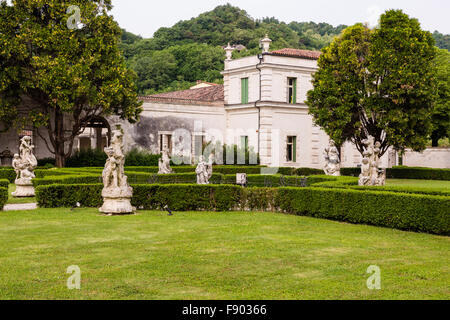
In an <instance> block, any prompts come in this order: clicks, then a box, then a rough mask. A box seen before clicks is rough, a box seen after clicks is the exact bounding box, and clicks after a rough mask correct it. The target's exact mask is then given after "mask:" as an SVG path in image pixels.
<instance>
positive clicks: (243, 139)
mask: <svg viewBox="0 0 450 320" xmlns="http://www.w3.org/2000/svg"><path fill="white" fill-rule="evenodd" d="M241 148H242V149H244V150H245V151H247V150H248V136H241Z"/></svg>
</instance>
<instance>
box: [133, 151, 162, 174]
mask: <svg viewBox="0 0 450 320" xmlns="http://www.w3.org/2000/svg"><path fill="white" fill-rule="evenodd" d="M159 158H161V155H159V154H158V155H156V154H151V153H149V152H146V151H141V150H138V149H133V150H131V151H130V152H128V153H127V155H126V157H125V166H136V167H138V166H155V167H158V160H159ZM156 171H158V170H156Z"/></svg>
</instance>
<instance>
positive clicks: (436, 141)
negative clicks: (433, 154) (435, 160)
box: [431, 132, 439, 148]
mask: <svg viewBox="0 0 450 320" xmlns="http://www.w3.org/2000/svg"><path fill="white" fill-rule="evenodd" d="M431 141H432V144H431V146H432V147H433V148H437V147H439V136H438V134H437V132H433V133H432V134H431Z"/></svg>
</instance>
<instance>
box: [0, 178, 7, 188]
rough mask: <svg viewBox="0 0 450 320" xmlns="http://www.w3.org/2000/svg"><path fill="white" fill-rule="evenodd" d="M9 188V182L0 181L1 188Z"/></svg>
mask: <svg viewBox="0 0 450 320" xmlns="http://www.w3.org/2000/svg"><path fill="white" fill-rule="evenodd" d="M8 187H9V180H7V179H0V188H6V189H8Z"/></svg>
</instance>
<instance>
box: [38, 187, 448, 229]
mask: <svg viewBox="0 0 450 320" xmlns="http://www.w3.org/2000/svg"><path fill="white" fill-rule="evenodd" d="M132 187H133V188H134V194H133V199H132V204H133V205H134V206H136V207H137V208H142V209H159V210H160V209H163V208H164V207H165V206H166V205H167V206H169V208H170V209H172V210H175V211H189V210H216V211H224V210H235V209H241V210H242V209H250V210H273V211H279V212H285V213H290V214H297V215H305V216H311V217H318V218H325V219H332V220H337V221H345V222H350V223H359V224H370V225H375V226H383V227H390V228H397V229H401V230H410V231H419V232H428V233H435V234H441V235H450V214H449V212H448V208H449V206H450V197H444V196H430V195H417V194H405V193H395V192H386V191H378V192H373V191H367V190H366V191H361V190H350V189H324V188H292V187H287V188H241V187H239V186H232V185H193V184H191V185H186V184H184V185H162V184H156V185H132ZM102 188H103V186H102V185H101V184H86V185H48V186H39V187H37V188H36V199H37V201H38V204H39V206H40V207H71V206H74V205H75V204H76V203H77V202H79V203H80V204H81V205H82V206H87V207H100V206H101V205H102V198H101V190H102Z"/></svg>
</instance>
